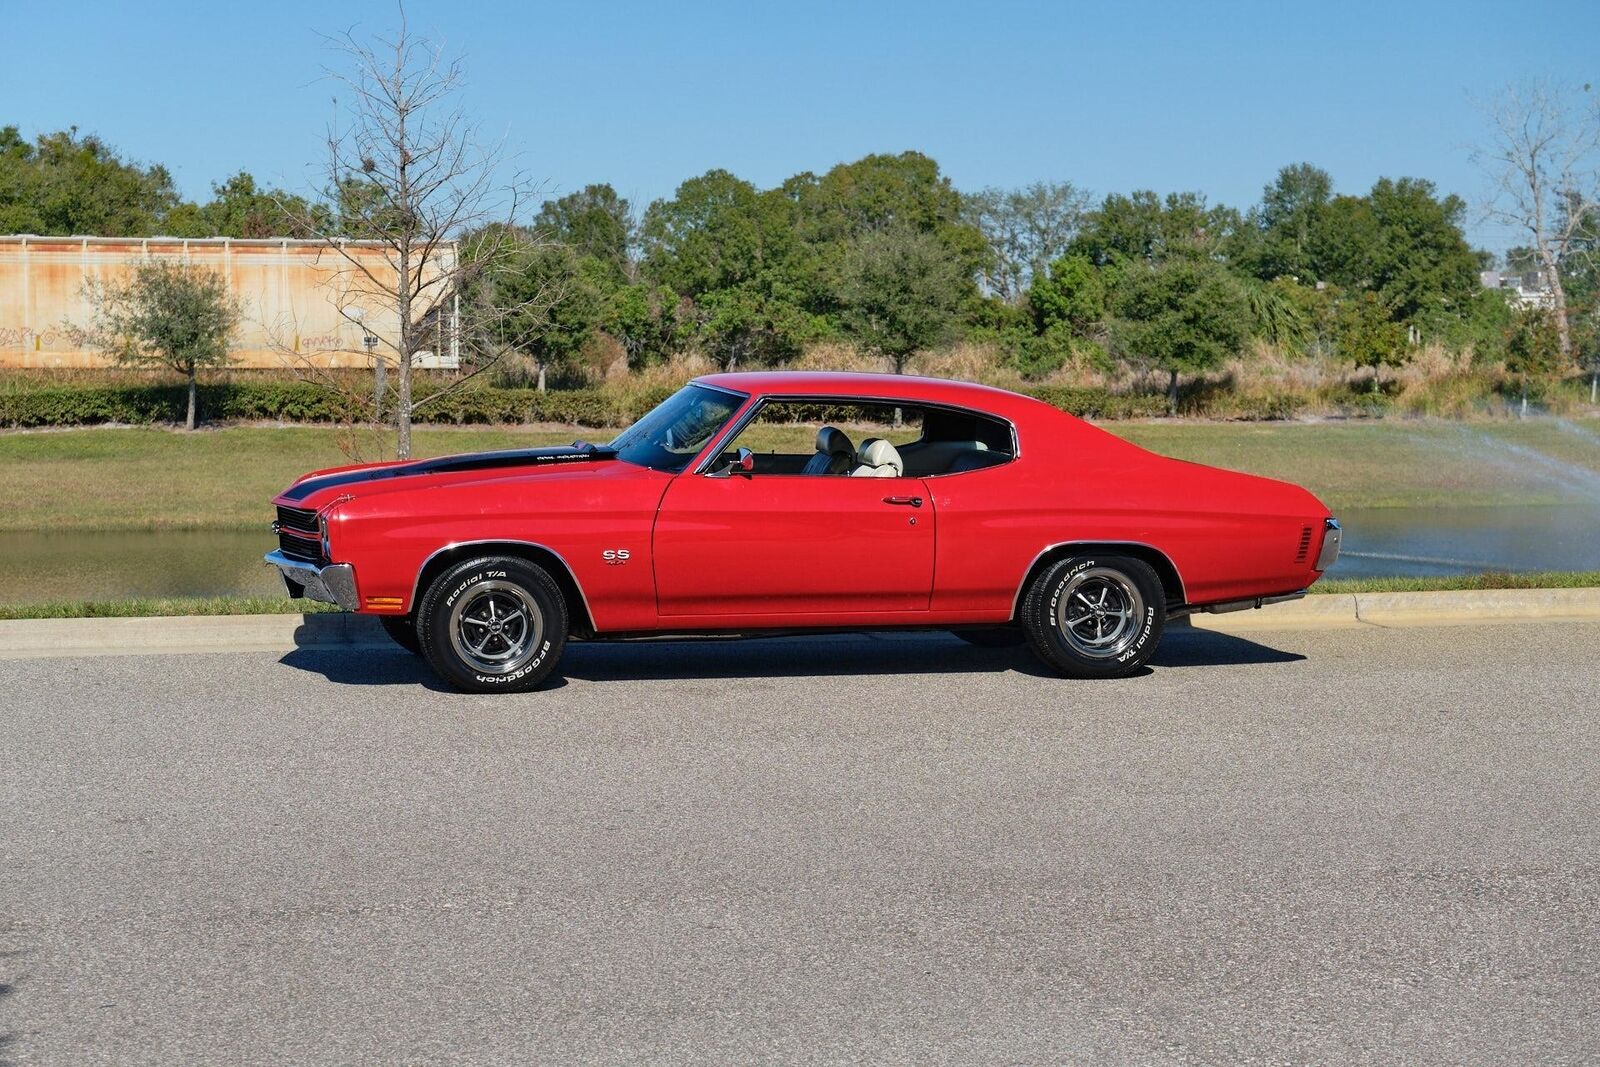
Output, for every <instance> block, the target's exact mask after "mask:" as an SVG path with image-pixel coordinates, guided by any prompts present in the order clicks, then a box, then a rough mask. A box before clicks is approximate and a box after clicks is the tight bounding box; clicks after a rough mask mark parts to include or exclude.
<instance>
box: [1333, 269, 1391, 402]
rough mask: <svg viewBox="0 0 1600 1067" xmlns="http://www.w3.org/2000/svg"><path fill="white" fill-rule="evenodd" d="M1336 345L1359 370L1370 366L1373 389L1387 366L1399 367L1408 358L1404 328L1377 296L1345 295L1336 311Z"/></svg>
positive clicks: (1363, 294)
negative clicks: (1372, 374)
mask: <svg viewBox="0 0 1600 1067" xmlns="http://www.w3.org/2000/svg"><path fill="white" fill-rule="evenodd" d="M1334 344H1335V345H1336V346H1337V348H1338V350H1339V354H1340V355H1341V356H1343V357H1344V358H1345V359H1348V360H1349V361H1350V362H1351V363H1353V364H1355V365H1356V366H1358V367H1371V368H1372V369H1373V371H1374V372H1377V373H1375V374H1374V377H1373V380H1372V382H1373V387H1374V388H1376V387H1377V384H1378V378H1377V374H1378V373H1381V372H1382V370H1383V368H1384V367H1385V366H1398V365H1400V364H1401V363H1404V362H1405V358H1406V333H1405V328H1404V327H1403V326H1401V324H1400V323H1398V322H1396V321H1395V320H1394V316H1393V314H1392V313H1391V312H1390V310H1389V309H1388V308H1387V307H1385V306H1384V303H1383V300H1382V298H1381V297H1379V296H1378V294H1377V293H1375V292H1372V291H1370V290H1368V291H1365V292H1362V291H1356V292H1352V293H1346V294H1344V296H1343V297H1342V298H1341V299H1340V300H1339V301H1338V306H1337V310H1336V311H1335V312H1334Z"/></svg>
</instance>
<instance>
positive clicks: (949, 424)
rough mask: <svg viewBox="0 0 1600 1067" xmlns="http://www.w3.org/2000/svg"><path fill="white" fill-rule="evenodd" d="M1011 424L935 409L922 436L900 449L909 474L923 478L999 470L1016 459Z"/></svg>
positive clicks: (930, 411)
mask: <svg viewBox="0 0 1600 1067" xmlns="http://www.w3.org/2000/svg"><path fill="white" fill-rule="evenodd" d="M1016 447H1017V446H1016V440H1015V437H1014V436H1013V434H1012V431H1011V424H1010V423H1008V422H1006V421H1004V420H1002V419H997V418H995V417H994V416H992V415H984V414H982V413H980V412H976V411H967V410H964V409H961V408H933V407H930V408H929V409H928V410H927V413H926V415H925V416H924V418H923V424H922V436H921V437H920V438H919V439H918V440H916V441H913V442H912V443H911V444H908V445H905V446H904V447H902V448H901V449H900V454H901V456H902V457H903V458H904V459H905V464H906V473H907V474H913V475H916V476H917V477H919V478H929V477H934V476H936V475H940V474H963V473H965V472H967V471H976V470H984V469H985V468H988V467H998V466H1000V465H1001V464H1003V463H1009V462H1010V461H1011V460H1013V459H1015V458H1016Z"/></svg>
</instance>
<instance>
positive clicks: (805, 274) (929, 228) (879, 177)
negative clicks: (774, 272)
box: [775, 152, 994, 324]
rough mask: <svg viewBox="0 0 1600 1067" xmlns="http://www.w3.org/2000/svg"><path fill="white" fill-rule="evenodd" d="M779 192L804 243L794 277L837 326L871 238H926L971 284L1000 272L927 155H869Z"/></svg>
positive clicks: (799, 244)
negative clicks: (848, 278) (848, 282)
mask: <svg viewBox="0 0 1600 1067" xmlns="http://www.w3.org/2000/svg"><path fill="white" fill-rule="evenodd" d="M775 193H776V194H777V195H778V196H779V197H780V198H781V202H782V203H784V204H786V205H787V206H788V208H789V214H788V216H787V220H786V221H787V224H788V225H789V226H791V227H792V228H793V231H794V233H795V238H796V241H795V246H794V248H793V249H792V251H791V254H790V256H789V260H788V265H787V276H788V278H789V279H790V280H791V283H792V284H794V285H795V286H796V287H797V288H798V289H799V290H800V292H801V294H802V299H803V300H804V302H805V306H806V307H807V308H808V309H809V310H810V311H812V312H813V313H815V314H817V315H820V316H822V317H824V318H825V319H827V320H828V321H830V322H832V323H834V324H841V323H842V321H843V320H842V311H843V309H842V308H841V307H840V305H839V304H838V302H837V296H838V293H839V291H840V285H841V279H842V277H843V274H844V271H845V270H846V269H847V263H848V261H849V259H850V257H851V255H852V254H853V250H854V249H855V246H856V243H857V242H858V241H860V240H861V239H862V238H863V237H864V236H865V235H866V234H868V233H871V232H874V231H878V230H886V229H899V230H903V231H907V232H916V233H922V234H926V235H928V236H930V237H932V238H933V239H934V240H935V241H936V242H937V243H938V244H939V246H940V248H941V249H942V250H943V252H944V255H945V257H946V258H947V259H949V260H950V261H951V262H952V263H954V264H955V265H956V267H957V268H958V269H959V270H960V271H961V272H962V273H963V274H965V275H966V276H968V277H969V278H973V279H976V278H977V277H978V275H979V274H980V273H981V272H985V271H987V270H990V269H992V267H993V262H994V261H993V255H992V252H991V250H990V247H989V243H988V241H987V240H986V239H985V238H984V235H983V233H982V232H981V231H980V230H979V229H978V227H977V226H975V225H973V224H972V222H970V221H969V220H968V218H967V217H966V214H965V202H964V198H963V197H962V196H961V194H960V193H959V192H958V191H957V190H956V188H955V187H954V186H953V185H952V184H951V183H950V179H949V178H947V177H945V176H944V175H943V174H941V173H940V171H939V164H938V163H937V162H935V161H934V160H932V159H930V158H929V157H927V156H925V155H923V154H922V153H920V152H902V153H900V154H898V155H886V154H875V155H869V156H864V157H862V158H861V159H858V160H856V161H854V162H852V163H841V164H839V165H838V166H835V167H833V168H831V169H830V170H829V171H828V172H827V173H826V174H823V175H822V176H821V177H817V176H815V175H812V174H800V175H796V176H795V177H793V178H791V179H789V180H788V181H787V182H785V183H784V184H783V185H782V186H781V187H780V188H779V189H777V190H775ZM976 292H977V289H976V286H975V285H974V288H973V294H974V296H975V295H976Z"/></svg>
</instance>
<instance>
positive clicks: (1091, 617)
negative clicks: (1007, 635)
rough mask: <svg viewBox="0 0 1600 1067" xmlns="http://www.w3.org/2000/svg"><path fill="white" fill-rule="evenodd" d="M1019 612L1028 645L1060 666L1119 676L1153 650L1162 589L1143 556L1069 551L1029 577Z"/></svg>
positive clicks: (1162, 619)
mask: <svg viewBox="0 0 1600 1067" xmlns="http://www.w3.org/2000/svg"><path fill="white" fill-rule="evenodd" d="M1019 615H1020V620H1019V621H1020V622H1021V623H1022V629H1023V632H1024V633H1026V634H1027V635H1028V645H1029V647H1031V648H1032V649H1033V651H1034V652H1035V654H1037V655H1038V657H1039V658H1040V659H1042V660H1044V661H1045V663H1047V664H1049V665H1050V666H1051V667H1054V668H1055V669H1056V670H1057V671H1059V672H1060V673H1061V674H1063V675H1065V676H1067V677H1068V678H1121V677H1125V676H1126V675H1130V674H1134V673H1136V672H1138V671H1139V670H1140V668H1142V667H1143V666H1144V665H1145V663H1147V662H1148V661H1149V659H1150V657H1151V656H1152V655H1154V654H1155V650H1156V646H1157V645H1158V644H1160V643H1161V632H1162V630H1163V628H1164V627H1165V625H1166V621H1167V612H1166V596H1165V593H1164V592H1163V590H1162V588H1161V579H1160V578H1158V577H1157V576H1156V572H1155V571H1154V570H1153V569H1152V568H1151V567H1150V565H1149V564H1148V563H1146V562H1144V561H1143V560H1139V559H1131V558H1129V557H1127V556H1075V557H1072V558H1070V559H1063V560H1059V561H1057V562H1056V563H1053V564H1051V565H1050V566H1049V567H1046V568H1045V570H1044V572H1043V573H1041V574H1040V575H1039V576H1038V577H1037V578H1035V579H1034V580H1033V583H1032V584H1031V585H1029V586H1028V593H1027V596H1026V597H1024V599H1023V601H1022V610H1021V612H1020V613H1019Z"/></svg>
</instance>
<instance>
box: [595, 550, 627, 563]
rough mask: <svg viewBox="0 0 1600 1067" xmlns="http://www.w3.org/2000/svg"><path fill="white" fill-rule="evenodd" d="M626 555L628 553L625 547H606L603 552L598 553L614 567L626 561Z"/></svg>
mask: <svg viewBox="0 0 1600 1067" xmlns="http://www.w3.org/2000/svg"><path fill="white" fill-rule="evenodd" d="M628 555H629V553H628V550H627V549H626V548H608V549H606V550H605V551H604V552H601V553H600V558H601V559H603V560H605V561H606V563H608V564H609V565H611V566H613V567H615V566H617V565H618V564H620V563H626V562H628Z"/></svg>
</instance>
